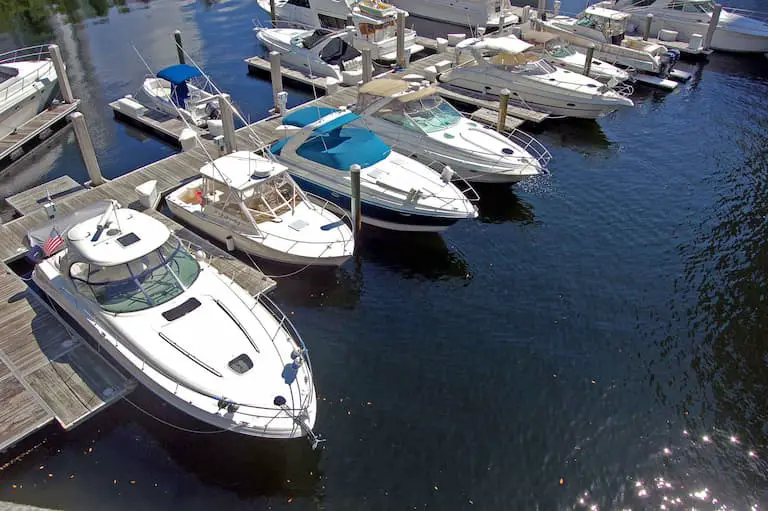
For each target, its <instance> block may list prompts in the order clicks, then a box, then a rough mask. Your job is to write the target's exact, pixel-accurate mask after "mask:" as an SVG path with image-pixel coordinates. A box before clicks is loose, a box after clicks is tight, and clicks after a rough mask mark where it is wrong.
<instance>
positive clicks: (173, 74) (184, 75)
mask: <svg viewBox="0 0 768 511" xmlns="http://www.w3.org/2000/svg"><path fill="white" fill-rule="evenodd" d="M197 76H203V73H201V72H200V70H199V69H197V68H196V67H194V66H188V65H187V64H176V65H175V66H171V67H166V68H165V69H163V70H161V71H160V72H159V73H157V77H158V78H162V79H163V80H168V81H169V82H171V83H172V84H174V85H179V84H180V83H184V82H186V81H187V80H189V79H190V78H195V77H197Z"/></svg>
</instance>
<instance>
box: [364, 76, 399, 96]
mask: <svg viewBox="0 0 768 511" xmlns="http://www.w3.org/2000/svg"><path fill="white" fill-rule="evenodd" d="M408 87H409V85H408V82H405V81H403V80H395V79H393V78H380V79H378V80H371V81H370V82H368V83H366V84H364V85H362V86H361V87H360V90H359V93H360V94H370V95H372V96H380V97H388V96H392V95H393V94H399V93H401V92H405V91H407V90H408Z"/></svg>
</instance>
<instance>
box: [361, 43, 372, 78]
mask: <svg viewBox="0 0 768 511" xmlns="http://www.w3.org/2000/svg"><path fill="white" fill-rule="evenodd" d="M360 53H362V54H363V83H368V82H370V81H371V80H373V61H372V60H371V49H370V48H363V49H362V50H360Z"/></svg>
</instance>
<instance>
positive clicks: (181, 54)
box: [173, 30, 187, 64]
mask: <svg viewBox="0 0 768 511" xmlns="http://www.w3.org/2000/svg"><path fill="white" fill-rule="evenodd" d="M173 39H174V40H175V41H176V53H178V54H179V64H186V63H187V62H186V60H185V59H184V46H183V45H182V44H181V30H176V31H174V32H173Z"/></svg>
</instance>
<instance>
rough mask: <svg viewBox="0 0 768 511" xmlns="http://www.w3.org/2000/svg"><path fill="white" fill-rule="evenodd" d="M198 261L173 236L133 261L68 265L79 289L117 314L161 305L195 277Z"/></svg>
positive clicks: (197, 270)
mask: <svg viewBox="0 0 768 511" xmlns="http://www.w3.org/2000/svg"><path fill="white" fill-rule="evenodd" d="M199 273H200V265H199V264H198V263H197V261H196V260H195V259H194V258H193V257H192V255H190V253H189V252H187V251H186V249H185V248H184V247H183V246H182V245H181V242H180V241H179V240H178V239H176V238H173V237H172V238H169V239H168V241H166V242H165V243H164V244H163V245H162V246H160V247H159V248H157V249H156V250H153V251H152V252H150V253H148V254H146V255H144V256H142V257H140V258H138V259H134V260H133V261H129V262H128V263H125V264H119V265H115V266H100V265H97V264H92V263H88V262H84V261H77V262H74V263H73V264H71V265H70V266H69V276H70V278H71V279H72V281H73V282H74V284H75V287H77V289H78V291H79V292H80V293H81V294H83V295H84V296H87V297H89V298H90V297H92V298H93V299H94V300H95V301H96V302H97V303H98V304H99V305H100V306H101V308H102V309H104V310H105V311H107V312H113V313H116V314H120V313H125V312H137V311H141V310H145V309H150V308H152V307H157V306H158V305H162V304H164V303H166V302H168V301H170V300H172V299H174V298H176V297H177V296H179V295H180V294H182V293H183V292H184V291H185V290H186V289H187V288H188V287H189V286H191V285H192V283H193V282H195V280H196V279H197V276H198V275H199Z"/></svg>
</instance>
